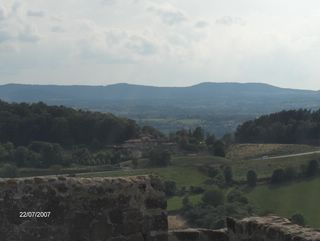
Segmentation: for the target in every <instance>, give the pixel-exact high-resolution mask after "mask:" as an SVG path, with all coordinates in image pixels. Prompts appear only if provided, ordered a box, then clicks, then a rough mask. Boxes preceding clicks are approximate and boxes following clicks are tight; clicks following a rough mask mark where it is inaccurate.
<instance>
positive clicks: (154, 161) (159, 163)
mask: <svg viewBox="0 0 320 241" xmlns="http://www.w3.org/2000/svg"><path fill="white" fill-rule="evenodd" d="M170 162H171V154H170V152H168V151H165V150H161V149H153V150H151V151H150V153H149V164H150V165H151V166H154V167H165V166H168V165H169V164H170Z"/></svg>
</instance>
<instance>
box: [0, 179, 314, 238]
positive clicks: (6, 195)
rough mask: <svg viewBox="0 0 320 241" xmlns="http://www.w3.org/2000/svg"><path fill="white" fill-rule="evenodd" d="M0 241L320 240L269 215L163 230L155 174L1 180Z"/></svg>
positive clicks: (162, 208) (160, 193)
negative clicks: (37, 215) (214, 226)
mask: <svg viewBox="0 0 320 241" xmlns="http://www.w3.org/2000/svg"><path fill="white" fill-rule="evenodd" d="M20 212H51V215H50V217H48V218H34V217H33V218H30V217H28V218H21V217H19V214H20ZM0 241H320V231H319V230H316V229H311V228H305V227H300V226H298V225H295V224H292V223H291V222H290V221H289V220H288V219H285V218H279V217H276V216H268V217H250V218H245V219H243V220H235V219H232V218H228V219H227V229H221V230H208V229H186V230H175V231H171V232H168V219H167V211H166V199H165V195H164V193H163V188H162V184H161V182H160V180H159V179H158V178H156V177H152V176H140V177H128V178H89V179H88V178H71V177H70V178H69V177H68V178H66V177H36V178H22V179H0Z"/></svg>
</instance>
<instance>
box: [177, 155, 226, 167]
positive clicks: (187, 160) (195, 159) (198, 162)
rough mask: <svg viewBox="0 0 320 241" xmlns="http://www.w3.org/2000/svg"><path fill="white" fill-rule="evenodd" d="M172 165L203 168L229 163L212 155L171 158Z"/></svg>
mask: <svg viewBox="0 0 320 241" xmlns="http://www.w3.org/2000/svg"><path fill="white" fill-rule="evenodd" d="M172 164H173V165H175V166H203V165H220V164H231V161H230V160H228V159H226V158H223V157H218V156H212V155H189V156H174V157H172Z"/></svg>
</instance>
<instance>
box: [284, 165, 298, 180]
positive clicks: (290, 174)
mask: <svg viewBox="0 0 320 241" xmlns="http://www.w3.org/2000/svg"><path fill="white" fill-rule="evenodd" d="M284 171H285V175H286V179H287V180H294V179H295V178H297V177H298V172H297V170H296V169H295V168H293V167H287V168H286V169H285V170H284Z"/></svg>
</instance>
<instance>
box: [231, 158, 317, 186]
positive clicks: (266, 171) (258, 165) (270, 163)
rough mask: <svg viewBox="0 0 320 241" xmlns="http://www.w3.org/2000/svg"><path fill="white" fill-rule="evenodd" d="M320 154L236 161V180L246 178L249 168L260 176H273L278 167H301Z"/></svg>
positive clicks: (234, 165)
mask: <svg viewBox="0 0 320 241" xmlns="http://www.w3.org/2000/svg"><path fill="white" fill-rule="evenodd" d="M319 158H320V154H319V153H318V154H311V155H304V156H296V157H286V158H277V159H266V160H262V159H261V160H246V161H234V162H233V165H232V168H233V171H234V177H235V179H236V180H245V178H246V174H247V171H248V170H254V171H255V172H256V173H257V174H258V177H271V175H272V172H273V171H274V170H276V169H279V168H283V169H285V168H286V167H294V168H297V169H299V168H300V167H301V165H303V164H307V163H308V162H309V161H310V160H312V159H319Z"/></svg>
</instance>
